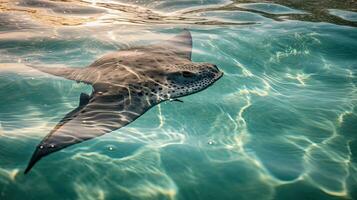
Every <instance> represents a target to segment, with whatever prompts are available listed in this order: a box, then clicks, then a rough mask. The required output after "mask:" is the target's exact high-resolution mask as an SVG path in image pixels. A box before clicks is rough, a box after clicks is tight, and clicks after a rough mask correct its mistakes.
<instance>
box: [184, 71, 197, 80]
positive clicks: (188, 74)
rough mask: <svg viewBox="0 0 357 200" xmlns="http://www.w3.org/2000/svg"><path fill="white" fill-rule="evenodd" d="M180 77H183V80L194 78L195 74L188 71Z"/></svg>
mask: <svg viewBox="0 0 357 200" xmlns="http://www.w3.org/2000/svg"><path fill="white" fill-rule="evenodd" d="M182 76H183V77H185V78H190V77H193V76H195V74H194V73H192V72H189V71H183V72H182Z"/></svg>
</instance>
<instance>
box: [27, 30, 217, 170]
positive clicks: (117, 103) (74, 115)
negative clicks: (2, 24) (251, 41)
mask: <svg viewBox="0 0 357 200" xmlns="http://www.w3.org/2000/svg"><path fill="white" fill-rule="evenodd" d="M191 54H192V37H191V34H190V32H189V31H188V30H184V31H183V32H182V33H180V34H178V35H177V36H175V37H173V38H171V39H169V40H166V41H163V42H161V43H158V44H153V45H149V46H143V47H136V48H131V49H126V50H120V51H117V52H114V53H110V54H107V55H104V56H103V57H101V58H99V59H98V60H96V61H95V62H94V63H92V64H90V65H89V66H87V67H85V68H70V67H35V66H31V67H32V68H35V69H37V70H40V71H42V72H45V73H48V74H52V75H55V76H60V77H63V78H66V79H69V80H73V81H77V82H83V83H86V84H89V85H91V86H92V88H93V90H92V93H91V94H90V95H89V94H85V93H81V94H80V99H79V105H78V107H76V108H75V109H74V110H72V111H70V112H69V113H68V114H67V115H66V116H65V117H64V118H63V119H62V120H61V121H60V122H59V123H58V124H57V125H56V126H55V127H54V128H53V129H52V130H51V131H50V133H49V134H48V135H47V136H46V137H45V138H44V139H43V140H42V141H41V142H40V143H39V144H38V146H37V147H36V149H35V151H34V153H33V155H32V157H31V159H30V162H29V163H28V166H27V168H26V170H25V174H26V173H28V172H29V171H30V170H31V168H32V167H33V166H34V165H35V163H37V162H38V161H39V160H40V159H41V158H43V157H45V156H47V155H49V154H51V153H54V152H56V151H59V150H61V149H63V148H66V147H69V146H71V145H74V144H78V143H81V142H84V141H86V140H89V139H92V138H95V137H98V136H101V135H104V134H106V133H109V132H112V131H114V130H117V129H119V128H121V127H123V126H126V125H128V124H130V123H131V122H133V121H134V120H135V119H137V118H138V117H140V116H141V115H143V114H144V113H145V112H146V111H148V110H149V109H150V108H152V107H153V106H155V105H157V104H159V103H161V102H164V101H172V100H177V101H180V100H178V98H179V97H183V96H187V95H190V94H193V93H196V92H199V91H201V90H204V89H206V88H207V87H209V86H210V85H212V84H213V83H214V82H215V81H217V80H218V79H219V78H221V77H222V75H223V73H222V72H221V71H220V70H219V69H218V68H217V66H216V65H214V64H211V63H194V62H192V61H191Z"/></svg>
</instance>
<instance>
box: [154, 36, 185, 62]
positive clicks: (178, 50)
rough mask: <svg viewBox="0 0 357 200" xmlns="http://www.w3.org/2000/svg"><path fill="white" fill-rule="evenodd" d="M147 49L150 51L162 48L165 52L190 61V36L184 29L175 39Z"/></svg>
mask: <svg viewBox="0 0 357 200" xmlns="http://www.w3.org/2000/svg"><path fill="white" fill-rule="evenodd" d="M148 47H149V48H152V49H160V48H164V49H165V50H167V51H170V52H173V53H175V54H176V55H177V56H179V57H182V58H186V59H188V60H191V55H192V36H191V33H190V31H188V30H186V29H185V30H184V31H182V32H181V33H179V34H178V35H176V36H175V37H172V38H170V39H168V40H165V41H163V42H159V43H158V44H154V45H151V46H148Z"/></svg>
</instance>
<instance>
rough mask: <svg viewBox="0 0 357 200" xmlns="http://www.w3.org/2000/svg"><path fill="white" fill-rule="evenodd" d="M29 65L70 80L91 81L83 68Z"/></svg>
mask: <svg viewBox="0 0 357 200" xmlns="http://www.w3.org/2000/svg"><path fill="white" fill-rule="evenodd" d="M27 66H29V67H31V68H33V69H36V70H39V71H41V72H44V73H47V74H51V75H54V76H59V77H63V78H66V79H69V80H74V81H77V82H84V83H91V82H90V81H89V77H88V75H87V73H86V72H84V71H83V70H85V69H83V68H73V67H42V66H33V65H29V64H27Z"/></svg>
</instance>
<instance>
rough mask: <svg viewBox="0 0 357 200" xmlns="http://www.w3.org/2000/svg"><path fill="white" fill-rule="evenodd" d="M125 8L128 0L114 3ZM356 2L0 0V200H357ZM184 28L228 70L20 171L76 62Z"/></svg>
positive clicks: (63, 95)
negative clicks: (61, 70)
mask: <svg viewBox="0 0 357 200" xmlns="http://www.w3.org/2000/svg"><path fill="white" fill-rule="evenodd" d="M122 3H125V4H122ZM356 10H357V6H356V4H355V3H354V2H353V1H345V2H342V3H341V2H340V1H336V2H335V1H328V3H326V2H320V1H312V0H310V1H306V2H305V3H304V4H302V3H298V2H295V1H267V2H264V3H257V2H255V1H254V2H253V1H244V2H243V1H223V0H222V1H220V0H204V1H184V2H183V1H169V0H162V1H150V0H142V1H125V2H124V1H104V0H103V1H100V0H97V1H89V0H88V1H73V2H65V3H63V2H58V1H39V0H36V1H35V0H32V1H26V0H23V1H18V2H17V3H15V2H13V1H9V2H7V1H4V3H0V52H1V53H0V97H1V98H0V199H5V200H7V199H24V198H26V199H179V200H181V199H185V200H186V199H203V200H206V199H212V200H214V199H217V200H221V199H234V200H237V199H245V200H252V199H257V200H259V199H279V200H280V199H281V200H285V199H323V200H328V199H357V187H356V186H357V140H356V138H357V135H356V134H357V29H356V27H357V20H356V19H357V13H356V12H355V11H356ZM183 28H187V29H189V30H190V31H191V33H192V37H193V55H192V60H193V61H194V62H210V63H215V64H217V66H218V67H219V68H220V70H222V71H224V74H225V75H224V76H223V78H221V79H220V80H219V81H218V82H217V83H215V84H214V85H213V86H211V87H209V88H208V89H207V90H204V91H202V92H199V93H197V94H194V95H191V96H187V97H184V98H182V100H183V101H184V103H183V104H182V103H178V102H167V103H163V104H160V105H159V106H156V107H154V108H152V109H151V110H149V111H148V112H147V113H145V114H144V115H143V116H141V117H140V118H139V119H138V120H136V121H135V122H133V123H131V124H129V125H128V126H126V127H124V128H121V129H119V130H116V131H114V132H112V133H109V134H106V135H104V136H102V137H99V138H95V139H92V140H90V141H87V142H83V143H81V144H78V145H74V146H71V147H69V148H66V149H64V150H61V151H59V152H57V153H54V154H51V155H50V156H48V157H46V158H44V159H43V160H41V161H40V162H39V163H38V164H37V165H36V166H35V167H34V168H33V169H32V171H31V172H30V173H29V174H27V175H24V174H23V171H24V169H25V168H26V165H27V163H28V161H29V159H30V157H31V155H32V153H33V150H34V149H35V147H36V145H37V144H38V143H39V142H40V141H41V140H42V138H43V137H45V136H46V135H47V134H48V133H49V131H50V130H51V129H52V128H53V127H54V126H55V125H56V124H57V123H58V121H59V120H60V119H62V117H63V116H64V115H65V114H66V113H68V112H69V111H70V110H72V109H73V108H75V107H76V106H77V105H78V100H79V94H80V93H81V92H87V93H90V91H91V87H90V86H88V85H85V84H82V83H76V82H74V81H70V80H66V79H63V78H58V77H54V76H51V75H46V74H43V73H37V72H36V71H34V70H31V69H30V68H28V67H26V66H25V64H26V63H32V64H33V63H36V64H41V65H46V66H54V65H60V66H71V67H84V66H87V65H89V64H90V63H92V62H93V61H94V60H95V59H97V58H99V57H100V56H102V55H103V54H105V53H109V52H113V51H115V50H117V49H125V48H129V47H134V46H141V45H145V44H151V43H155V42H157V41H159V40H162V39H166V38H170V37H172V36H174V35H175V34H177V33H179V32H180V31H181V30H182V29H183Z"/></svg>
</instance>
